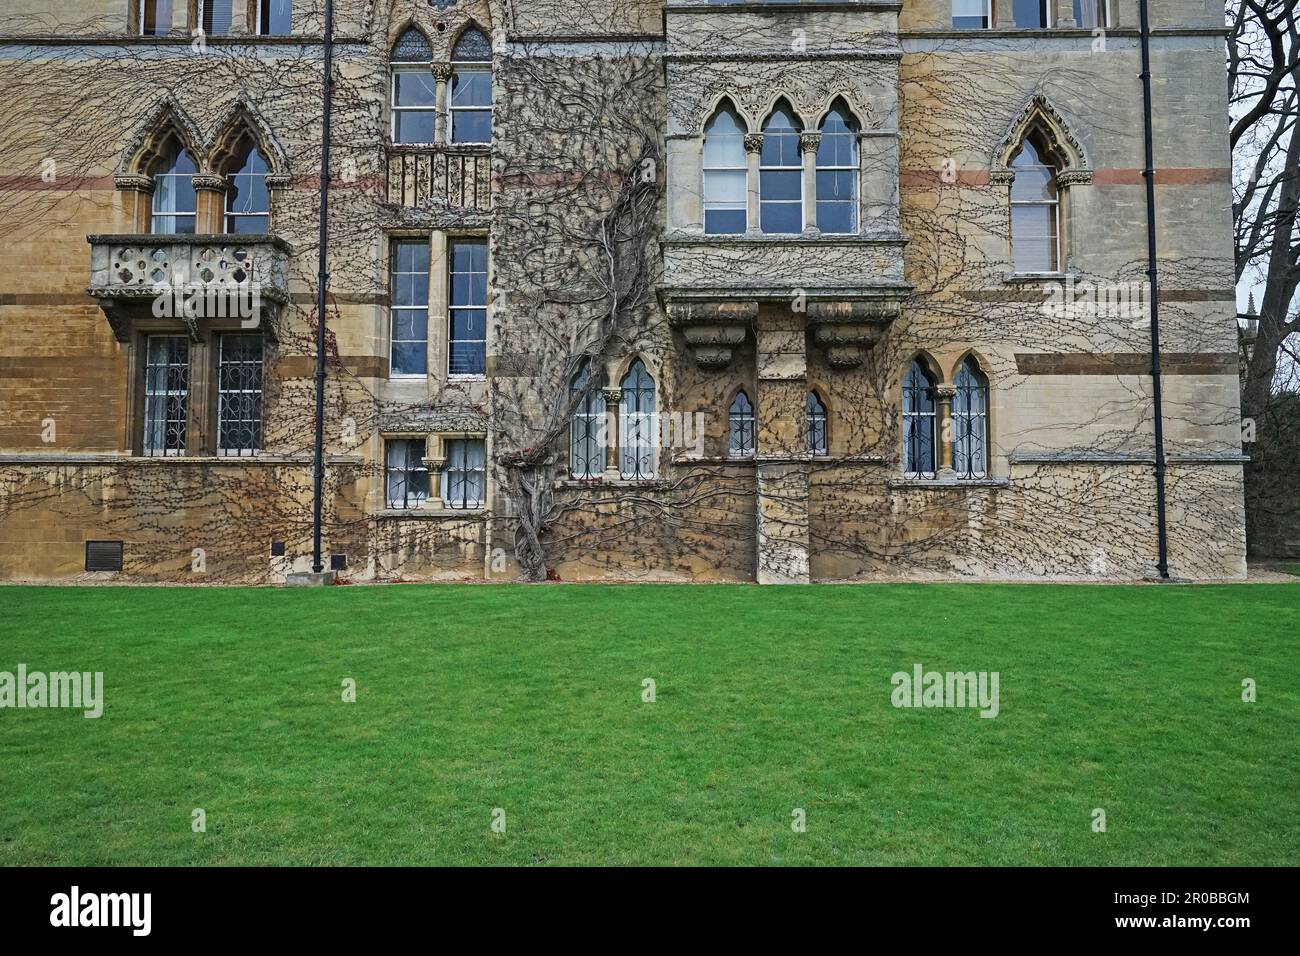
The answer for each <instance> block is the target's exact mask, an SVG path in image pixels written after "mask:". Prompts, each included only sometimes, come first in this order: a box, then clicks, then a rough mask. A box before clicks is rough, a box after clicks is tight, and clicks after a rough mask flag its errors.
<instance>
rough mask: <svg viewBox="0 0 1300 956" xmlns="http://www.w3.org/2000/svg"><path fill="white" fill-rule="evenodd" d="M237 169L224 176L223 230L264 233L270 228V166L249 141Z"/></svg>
mask: <svg viewBox="0 0 1300 956" xmlns="http://www.w3.org/2000/svg"><path fill="white" fill-rule="evenodd" d="M236 168H237V171H236V172H234V173H231V174H230V175H228V176H227V177H226V232H238V233H264V232H269V231H270V228H271V193H270V191H269V190H268V189H267V188H266V177H267V175H268V174H269V173H270V171H271V170H270V167H269V166H267V164H266V160H265V159H264V158H263V156H262V154H261V153H260V152H259V151H258V149H257V147H256V146H254V145H253V144H252V143H249V144H247V145H246V146H245V147H244V151H243V159H242V160H240V161H239V163H238V166H237V167H236Z"/></svg>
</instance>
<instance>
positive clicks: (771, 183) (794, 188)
mask: <svg viewBox="0 0 1300 956" xmlns="http://www.w3.org/2000/svg"><path fill="white" fill-rule="evenodd" d="M758 188H759V194H760V195H761V196H762V197H763V200H764V201H770V200H774V199H790V200H797V199H798V198H799V197H800V195H801V194H802V192H803V172H802V171H796V170H792V171H790V172H788V173H787V172H780V173H777V172H772V171H770V170H764V171H762V172H760V173H759V174H758Z"/></svg>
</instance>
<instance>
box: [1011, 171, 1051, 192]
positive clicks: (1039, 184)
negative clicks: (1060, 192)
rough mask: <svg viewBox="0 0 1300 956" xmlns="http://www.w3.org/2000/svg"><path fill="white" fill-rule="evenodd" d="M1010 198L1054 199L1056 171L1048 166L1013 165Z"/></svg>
mask: <svg viewBox="0 0 1300 956" xmlns="http://www.w3.org/2000/svg"><path fill="white" fill-rule="evenodd" d="M1015 170H1016V178H1015V180H1014V181H1013V182H1012V183H1011V198H1012V199H1055V198H1056V171H1055V170H1054V169H1052V168H1051V167H1050V166H1029V165H1024V166H1021V165H1019V164H1016V165H1015Z"/></svg>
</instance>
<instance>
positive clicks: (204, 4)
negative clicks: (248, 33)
mask: <svg viewBox="0 0 1300 956" xmlns="http://www.w3.org/2000/svg"><path fill="white" fill-rule="evenodd" d="M177 2H179V3H184V2H185V0H177ZM210 2H211V0H199V9H198V16H199V29H200V30H202V31H203V33H204V34H205V35H207V36H210V37H228V36H231V35H232V34H233V33H234V32H235V0H227V2H228V3H229V4H230V29H229V30H227V31H225V32H224V33H217V32H216V31H215V30H208V29H207V28H206V27H204V26H203V18H204V15H205V14H206V13H207V12H208V4H209V3H210ZM173 25H175V21H173Z"/></svg>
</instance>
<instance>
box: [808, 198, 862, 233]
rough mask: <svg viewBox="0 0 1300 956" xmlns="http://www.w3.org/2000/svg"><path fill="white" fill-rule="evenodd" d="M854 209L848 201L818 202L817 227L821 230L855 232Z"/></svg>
mask: <svg viewBox="0 0 1300 956" xmlns="http://www.w3.org/2000/svg"><path fill="white" fill-rule="evenodd" d="M856 209H857V207H856V206H855V205H854V204H853V203H849V202H818V203H817V228H818V229H820V230H821V231H822V232H856V231H857V223H856V222H855V219H856V216H855V215H854V213H855V211H856Z"/></svg>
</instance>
